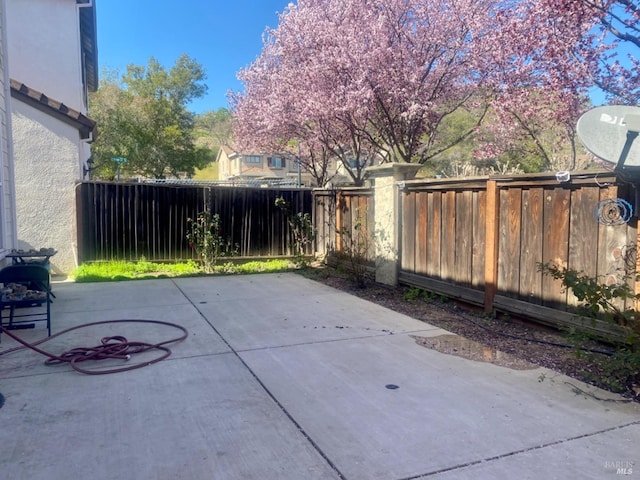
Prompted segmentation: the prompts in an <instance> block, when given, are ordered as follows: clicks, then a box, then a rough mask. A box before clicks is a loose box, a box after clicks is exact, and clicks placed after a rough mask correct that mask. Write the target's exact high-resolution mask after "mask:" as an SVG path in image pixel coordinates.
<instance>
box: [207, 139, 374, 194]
mask: <svg viewBox="0 0 640 480" xmlns="http://www.w3.org/2000/svg"><path fill="white" fill-rule="evenodd" d="M380 161H381V157H380V159H378V158H376V161H375V162H374V163H373V165H378V164H379V163H380ZM216 162H218V178H219V180H221V181H223V182H227V183H236V184H238V185H241V184H242V185H244V184H260V183H261V182H262V183H264V184H269V183H277V182H278V181H280V182H282V181H286V182H287V183H290V184H291V185H297V184H298V175H300V183H301V184H302V185H306V186H317V185H316V184H315V183H316V182H315V179H314V178H313V176H312V175H311V174H309V172H306V171H305V170H304V169H302V170H301V171H300V172H298V162H296V161H295V160H292V159H291V158H290V157H289V158H286V157H285V156H283V155H279V154H274V153H272V154H266V153H240V152H237V151H235V150H234V149H233V147H230V146H229V145H223V146H222V147H220V149H219V150H218V156H217V157H216ZM350 167H351V168H355V167H356V165H355V160H352V161H351V162H350ZM328 171H329V172H330V173H329V175H328V177H327V178H328V183H329V184H331V185H348V184H351V183H352V182H353V180H352V178H351V177H350V176H349V174H348V172H347V171H346V169H345V167H344V165H343V164H342V162H340V161H337V160H336V159H334V160H332V161H331V162H330V164H329V166H328Z"/></svg>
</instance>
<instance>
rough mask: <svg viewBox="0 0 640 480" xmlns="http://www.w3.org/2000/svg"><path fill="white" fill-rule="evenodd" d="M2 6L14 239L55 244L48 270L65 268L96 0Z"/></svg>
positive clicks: (72, 246)
mask: <svg viewBox="0 0 640 480" xmlns="http://www.w3.org/2000/svg"><path fill="white" fill-rule="evenodd" d="M3 1H4V0H3ZM6 14H7V47H8V48H7V50H8V52H7V53H8V70H9V79H10V80H11V89H10V94H11V96H12V101H11V114H12V115H11V128H12V137H13V159H14V170H15V192H16V197H15V202H16V207H15V211H16V215H17V219H16V231H17V244H18V248H21V249H30V248H35V249H40V248H43V247H52V248H55V249H56V250H57V251H58V253H57V255H55V256H54V257H52V259H51V267H52V268H51V271H52V273H53V274H68V273H70V272H71V271H72V270H73V268H74V267H75V266H76V264H77V255H76V242H77V234H76V232H77V228H76V223H77V218H76V217H77V215H76V206H75V187H76V185H77V183H78V182H80V181H81V180H82V179H83V176H84V171H83V167H84V166H85V165H86V162H87V160H88V159H89V157H90V141H91V138H92V130H93V125H91V123H92V122H90V121H89V119H88V118H87V117H86V114H87V93H88V90H95V88H97V74H96V70H97V47H96V36H95V1H94V0H9V1H8V2H7V11H6Z"/></svg>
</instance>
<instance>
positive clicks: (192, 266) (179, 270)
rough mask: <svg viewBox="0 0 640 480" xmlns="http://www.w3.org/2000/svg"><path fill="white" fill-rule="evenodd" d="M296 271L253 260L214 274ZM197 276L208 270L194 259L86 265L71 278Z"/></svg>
mask: <svg viewBox="0 0 640 480" xmlns="http://www.w3.org/2000/svg"><path fill="white" fill-rule="evenodd" d="M293 269H294V267H293V265H292V264H291V262H290V261H289V260H265V261H250V262H246V263H238V264H236V263H232V262H228V263H225V264H222V265H216V266H215V267H214V271H213V275H229V274H250V273H268V272H285V271H289V270H293ZM196 275H205V271H204V269H203V268H202V266H201V265H200V264H199V263H197V262H195V261H193V260H188V261H186V262H181V263H155V262H149V261H148V260H144V259H142V260H138V261H137V262H125V261H111V262H94V263H85V264H82V265H80V266H79V267H78V268H76V269H75V270H74V271H73V272H72V273H71V278H73V279H74V280H75V281H76V282H78V283H90V282H117V281H122V280H144V279H150V278H175V277H193V276H196Z"/></svg>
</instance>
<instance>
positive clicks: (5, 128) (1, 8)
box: [0, 0, 16, 260]
mask: <svg viewBox="0 0 640 480" xmlns="http://www.w3.org/2000/svg"><path fill="white" fill-rule="evenodd" d="M5 8H6V2H5V0H0V260H1V259H2V258H3V256H2V253H3V252H6V251H9V250H11V249H12V248H16V224H15V220H16V213H15V202H14V198H15V197H14V195H15V191H14V184H13V156H12V151H13V150H12V141H11V112H10V109H11V107H10V99H11V95H10V94H9V76H8V71H7V68H6V65H7V63H6V49H5V45H6V16H5Z"/></svg>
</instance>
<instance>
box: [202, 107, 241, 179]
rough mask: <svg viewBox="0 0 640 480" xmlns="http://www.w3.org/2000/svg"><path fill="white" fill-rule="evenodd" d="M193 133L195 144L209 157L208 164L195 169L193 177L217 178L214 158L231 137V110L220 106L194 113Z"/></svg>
mask: <svg viewBox="0 0 640 480" xmlns="http://www.w3.org/2000/svg"><path fill="white" fill-rule="evenodd" d="M194 135H195V144H196V146H197V147H200V148H203V149H206V150H207V151H208V154H209V158H210V159H211V161H210V163H209V164H208V165H205V166H204V167H203V168H198V169H197V170H196V173H195V174H194V178H198V179H202V180H217V179H218V164H217V163H215V161H214V160H215V159H216V158H217V156H218V151H219V150H220V147H222V146H223V145H225V144H229V143H230V142H231V140H232V137H233V133H232V127H231V112H230V111H229V110H227V109H226V108H220V109H218V110H210V111H207V112H204V113H201V114H198V115H196V116H195V132H194Z"/></svg>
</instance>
